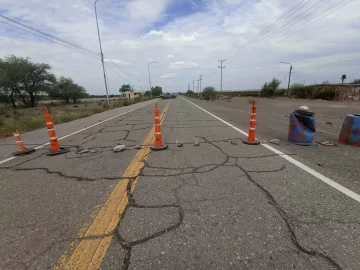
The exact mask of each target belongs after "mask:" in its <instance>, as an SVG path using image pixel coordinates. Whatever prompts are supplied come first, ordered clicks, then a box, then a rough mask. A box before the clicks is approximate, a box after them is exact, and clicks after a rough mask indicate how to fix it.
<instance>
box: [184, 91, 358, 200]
mask: <svg viewBox="0 0 360 270" xmlns="http://www.w3.org/2000/svg"><path fill="white" fill-rule="evenodd" d="M182 99H184V100H186V101H187V102H189V103H191V104H192V105H194V106H195V107H197V108H199V109H201V110H203V111H204V112H206V113H208V114H210V115H211V116H212V117H214V118H216V119H217V120H219V121H221V122H223V123H224V124H226V125H228V126H229V127H231V128H233V129H235V130H236V131H238V132H240V133H241V134H243V135H245V136H248V134H247V133H246V132H245V131H243V130H241V129H239V128H237V127H235V126H234V125H232V124H230V123H228V122H226V121H225V120H223V119H221V118H220V117H217V116H216V115H214V114H212V113H210V112H208V111H207V110H205V109H203V108H201V107H200V106H198V105H196V104H195V103H193V102H191V101H189V100H187V99H185V98H182ZM261 145H262V146H264V147H265V148H267V149H268V150H270V151H272V152H274V153H275V154H278V155H279V156H280V157H282V158H283V159H286V160H287V161H289V162H290V163H292V164H294V165H295V166H297V167H299V168H300V169H302V170H304V171H305V172H307V173H309V174H311V175H312V176H315V177H316V178H317V179H319V180H321V181H323V182H324V183H326V184H328V185H329V186H331V187H333V188H335V189H336V190H338V191H340V192H341V193H343V194H345V195H346V196H348V197H350V198H352V199H354V200H355V201H357V202H359V203H360V195H359V194H357V193H355V192H353V191H351V190H350V189H348V188H346V187H344V186H342V185H340V184H338V183H337V182H335V181H334V180H331V179H330V178H328V177H326V176H325V175H322V174H321V173H318V172H317V171H315V170H313V169H311V168H310V167H308V166H306V165H305V164H303V163H301V162H300V161H297V160H296V159H293V158H292V157H290V156H288V155H286V154H285V153H283V152H281V151H279V150H277V149H276V148H274V147H272V146H270V145H268V144H261Z"/></svg>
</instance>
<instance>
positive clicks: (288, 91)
mask: <svg viewBox="0 0 360 270" xmlns="http://www.w3.org/2000/svg"><path fill="white" fill-rule="evenodd" d="M280 63H281V64H288V65H290V72H289V82H288V89H287V95H288V97H289V96H290V80H291V70H292V64H290V63H287V62H280Z"/></svg>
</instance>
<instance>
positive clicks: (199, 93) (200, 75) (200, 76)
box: [199, 75, 204, 95]
mask: <svg viewBox="0 0 360 270" xmlns="http://www.w3.org/2000/svg"><path fill="white" fill-rule="evenodd" d="M199 76H200V79H199V81H200V91H199V92H200V93H201V91H202V89H201V80H202V76H204V75H199ZM200 93H199V95H200Z"/></svg>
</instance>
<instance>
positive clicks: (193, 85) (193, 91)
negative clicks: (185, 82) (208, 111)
mask: <svg viewBox="0 0 360 270" xmlns="http://www.w3.org/2000/svg"><path fill="white" fill-rule="evenodd" d="M194 82H195V80H193V92H194Z"/></svg>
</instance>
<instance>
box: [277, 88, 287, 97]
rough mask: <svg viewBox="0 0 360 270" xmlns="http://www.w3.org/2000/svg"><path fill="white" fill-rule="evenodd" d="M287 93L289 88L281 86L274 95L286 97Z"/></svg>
mask: <svg viewBox="0 0 360 270" xmlns="http://www.w3.org/2000/svg"><path fill="white" fill-rule="evenodd" d="M286 95H287V89H285V88H281V89H278V90H276V91H275V92H274V97H285V96H286Z"/></svg>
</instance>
